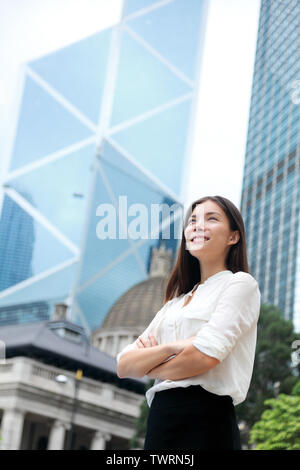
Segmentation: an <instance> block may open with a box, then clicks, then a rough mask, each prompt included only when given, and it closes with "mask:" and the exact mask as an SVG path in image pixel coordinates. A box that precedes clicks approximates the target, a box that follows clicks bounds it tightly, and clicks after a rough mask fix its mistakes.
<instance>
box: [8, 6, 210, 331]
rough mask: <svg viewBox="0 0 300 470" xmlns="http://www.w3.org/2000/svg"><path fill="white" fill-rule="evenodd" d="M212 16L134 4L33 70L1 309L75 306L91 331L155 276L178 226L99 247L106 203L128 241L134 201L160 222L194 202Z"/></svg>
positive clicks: (19, 132) (14, 161)
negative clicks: (190, 178)
mask: <svg viewBox="0 0 300 470" xmlns="http://www.w3.org/2000/svg"><path fill="white" fill-rule="evenodd" d="M206 15H207V0H163V1H162V0H125V1H124V4H123V15H122V18H121V20H120V22H119V23H118V24H117V25H116V26H114V27H112V28H109V29H106V30H103V31H100V32H99V33H98V34H94V35H92V36H90V37H88V38H86V39H83V40H80V41H78V42H76V43H74V44H71V45H69V46H67V47H64V48H62V49H60V50H57V51H55V53H51V54H49V55H46V56H44V57H41V58H39V59H37V60H34V61H33V62H30V63H28V64H25V66H24V72H23V94H22V99H21V103H20V109H19V113H18V116H17V122H16V129H15V139H14V142H13V145H12V152H11V154H10V155H9V161H8V164H7V165H6V167H7V174H6V176H5V185H4V188H3V191H4V197H3V204H2V212H1V222H0V240H1V247H0V249H1V250H0V257H1V259H0V264H2V265H4V267H3V269H2V271H1V273H0V274H1V278H0V282H1V286H0V289H1V292H0V307H3V308H4V307H9V306H15V310H16V311H18V305H25V304H26V303H28V304H34V303H37V302H47V303H48V305H49V306H50V307H51V306H52V307H53V304H54V303H56V302H61V301H67V303H68V304H69V306H70V308H69V314H70V318H71V319H72V320H73V321H76V322H78V323H80V324H82V326H84V327H85V328H86V329H87V330H91V329H93V328H95V327H99V326H100V325H101V323H102V321H103V319H104V317H105V315H106V313H107V312H108V310H109V309H110V307H111V306H112V305H113V303H114V302H115V301H116V299H117V298H118V297H119V296H121V295H122V294H123V293H124V292H125V291H126V290H127V289H129V288H130V287H131V286H132V285H134V284H136V283H137V282H140V281H142V280H144V279H145V278H147V277H148V266H149V254H150V252H151V248H152V247H153V246H157V245H158V244H159V242H160V240H161V238H162V228H163V224H164V223H165V222H166V220H169V219H166V218H164V216H162V217H161V219H160V222H159V224H157V226H156V227H152V226H149V230H148V231H147V234H146V235H147V236H144V237H143V238H140V239H138V240H136V239H133V238H132V237H130V236H129V237H124V238H122V237H120V238H119V237H117V238H116V239H109V238H107V239H100V238H99V236H98V233H97V225H98V223H99V220H100V218H99V216H100V215H103V213H102V212H101V211H102V209H103V207H104V206H103V205H104V204H108V205H112V206H113V207H114V209H115V211H116V216H117V233H119V229H121V230H122V231H123V233H124V232H125V234H126V230H127V226H126V224H127V223H129V222H130V217H131V218H132V216H133V215H134V214H133V213H132V212H130V208H131V209H132V208H133V205H134V204H135V205H137V204H140V205H143V207H146V208H147V209H148V213H149V214H150V210H151V205H152V204H159V205H163V204H165V205H168V206H172V205H173V204H177V205H178V207H182V205H183V204H184V203H185V199H184V198H185V182H186V178H187V175H188V171H189V158H190V155H191V148H192V141H193V125H194V117H195V108H196V95H197V87H198V83H199V73H200V64H201V55H202V47H203V40H204V28H205V23H206ZM124 197H125V199H124ZM179 215H182V213H181V212H180V214H179ZM176 217H178V212H177V213H176V214H174V217H173V219H172V221H173V222H174V224H175V221H176ZM127 219H128V220H127ZM174 224H173V225H174ZM174 226H175V225H174ZM18 227H19V228H18ZM17 230H19V232H17ZM151 231H152V232H151ZM153 231H154V232H155V233H156V236H152V235H153ZM144 235H145V234H144ZM174 235H175V234H173V237H172V236H171V239H170V240H168V241H167V247H171V248H172V249H173V250H174V251H175V249H176V247H177V240H175V236H174ZM21 247H22V248H21ZM19 252H21V254H19ZM7 258H8V259H7ZM5 312H9V309H5Z"/></svg>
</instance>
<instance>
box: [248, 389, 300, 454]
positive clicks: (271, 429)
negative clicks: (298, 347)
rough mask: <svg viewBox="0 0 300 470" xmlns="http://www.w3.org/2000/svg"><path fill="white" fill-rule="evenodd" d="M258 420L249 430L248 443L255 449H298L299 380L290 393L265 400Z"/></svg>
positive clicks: (299, 439) (299, 427)
mask: <svg viewBox="0 0 300 470" xmlns="http://www.w3.org/2000/svg"><path fill="white" fill-rule="evenodd" d="M265 405H266V406H267V407H269V409H267V410H265V411H264V412H263V414H262V416H261V419H260V421H257V422H256V423H255V424H254V425H253V427H252V429H251V431H250V443H251V444H254V445H255V446H254V449H255V450H299V449H300V380H299V381H298V382H297V384H296V386H295V387H294V388H293V390H292V395H291V396H290V395H286V394H280V395H279V396H278V397H277V398H271V399H268V400H266V401H265Z"/></svg>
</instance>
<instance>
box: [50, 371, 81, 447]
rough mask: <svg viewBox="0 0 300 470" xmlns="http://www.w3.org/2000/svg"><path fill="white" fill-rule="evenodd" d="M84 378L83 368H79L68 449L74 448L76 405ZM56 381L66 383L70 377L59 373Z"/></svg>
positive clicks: (68, 435)
mask: <svg viewBox="0 0 300 470" xmlns="http://www.w3.org/2000/svg"><path fill="white" fill-rule="evenodd" d="M81 379H82V370H81V369H77V371H76V376H75V388H74V398H73V403H72V415H71V421H70V432H69V433H68V434H67V442H66V450H71V448H72V441H73V434H74V419H75V414H76V407H77V397H78V390H79V384H80V381H81ZM55 380H56V382H59V383H61V384H65V383H67V382H68V377H66V376H65V375H62V374H59V375H57V376H56V377H55Z"/></svg>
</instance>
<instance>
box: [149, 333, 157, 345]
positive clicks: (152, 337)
mask: <svg viewBox="0 0 300 470" xmlns="http://www.w3.org/2000/svg"><path fill="white" fill-rule="evenodd" d="M149 338H150V342H151V346H157V344H158V343H157V341H156V339H155V337H154V335H153V333H152V332H150V333H149Z"/></svg>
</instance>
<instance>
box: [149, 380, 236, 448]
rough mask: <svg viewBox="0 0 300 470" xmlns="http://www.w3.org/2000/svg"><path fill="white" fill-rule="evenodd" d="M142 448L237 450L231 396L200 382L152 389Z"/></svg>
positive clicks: (234, 417)
mask: <svg viewBox="0 0 300 470" xmlns="http://www.w3.org/2000/svg"><path fill="white" fill-rule="evenodd" d="M144 449H145V450H170V449H174V450H186V449H188V450H241V442H240V432H239V428H238V425H237V421H236V414H235V409H234V405H233V402H232V398H231V397H230V396H229V395H215V394H214V393H211V392H208V391H206V390H205V389H204V388H202V387H201V386H200V385H191V386H189V387H186V388H183V387H176V388H171V389H168V390H162V391H160V392H156V393H155V395H154V398H153V401H152V403H151V407H150V410H149V414H148V418H147V429H146V437H145V443H144Z"/></svg>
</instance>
